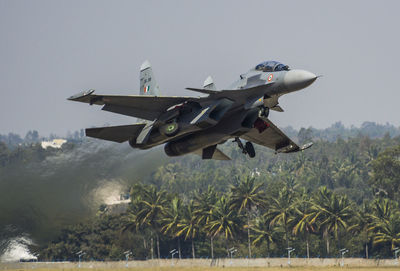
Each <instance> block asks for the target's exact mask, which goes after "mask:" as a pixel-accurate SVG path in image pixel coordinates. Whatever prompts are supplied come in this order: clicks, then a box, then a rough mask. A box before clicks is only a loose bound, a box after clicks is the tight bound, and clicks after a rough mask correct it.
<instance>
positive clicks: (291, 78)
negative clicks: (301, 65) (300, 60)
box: [283, 70, 317, 91]
mask: <svg viewBox="0 0 400 271" xmlns="http://www.w3.org/2000/svg"><path fill="white" fill-rule="evenodd" d="M316 79H317V76H316V75H315V74H313V73H312V72H309V71H305V70H290V71H288V72H287V73H286V74H285V76H284V78H283V83H284V85H285V86H286V87H287V88H288V89H289V90H290V91H294V90H299V89H302V88H306V87H308V86H309V85H311V84H312V83H313V82H314V81H315V80H316Z"/></svg>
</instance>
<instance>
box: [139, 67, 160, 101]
mask: <svg viewBox="0 0 400 271" xmlns="http://www.w3.org/2000/svg"><path fill="white" fill-rule="evenodd" d="M159 91H160V90H159V87H158V84H157V81H156V79H155V78H154V74H153V69H152V68H151V65H150V62H149V61H148V60H146V61H145V62H143V64H142V66H140V92H139V93H140V95H154V96H158V95H159Z"/></svg>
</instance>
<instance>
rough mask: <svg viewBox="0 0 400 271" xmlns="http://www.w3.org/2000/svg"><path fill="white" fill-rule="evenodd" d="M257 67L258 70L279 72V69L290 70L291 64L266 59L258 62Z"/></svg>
mask: <svg viewBox="0 0 400 271" xmlns="http://www.w3.org/2000/svg"><path fill="white" fill-rule="evenodd" d="M255 69H256V70H257V71H263V72H277V71H288V70H289V66H288V65H285V64H282V63H280V62H278V61H264V62H262V63H260V64H258V65H257V66H256V68H255Z"/></svg>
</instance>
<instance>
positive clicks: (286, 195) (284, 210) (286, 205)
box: [265, 187, 294, 247]
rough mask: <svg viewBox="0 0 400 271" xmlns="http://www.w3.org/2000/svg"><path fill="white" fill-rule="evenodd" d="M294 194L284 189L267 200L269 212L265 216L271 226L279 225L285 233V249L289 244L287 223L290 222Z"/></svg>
mask: <svg viewBox="0 0 400 271" xmlns="http://www.w3.org/2000/svg"><path fill="white" fill-rule="evenodd" d="M293 202H294V194H293V193H292V192H290V191H289V190H288V189H287V188H286V187H284V188H283V189H281V190H280V191H279V193H278V196H277V197H272V198H270V200H269V210H268V212H267V213H266V214H265V216H267V218H270V221H271V222H270V224H271V226H272V227H273V226H275V225H281V226H282V227H283V228H284V231H285V237H286V242H287V247H290V243H289V223H290V222H291V221H292V219H293V218H292V213H293Z"/></svg>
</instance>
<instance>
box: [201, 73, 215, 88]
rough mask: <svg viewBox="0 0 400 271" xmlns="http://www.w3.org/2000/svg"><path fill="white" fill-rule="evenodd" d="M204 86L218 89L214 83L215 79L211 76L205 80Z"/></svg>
mask: <svg viewBox="0 0 400 271" xmlns="http://www.w3.org/2000/svg"><path fill="white" fill-rule="evenodd" d="M203 88H204V89H208V90H217V88H216V87H215V84H214V80H213V79H212V77H211V76H208V77H207V79H206V80H205V81H204V84H203Z"/></svg>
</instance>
